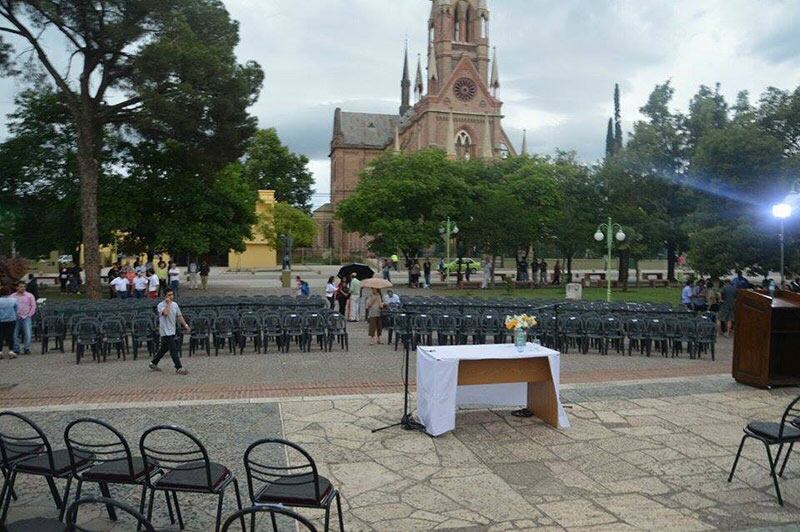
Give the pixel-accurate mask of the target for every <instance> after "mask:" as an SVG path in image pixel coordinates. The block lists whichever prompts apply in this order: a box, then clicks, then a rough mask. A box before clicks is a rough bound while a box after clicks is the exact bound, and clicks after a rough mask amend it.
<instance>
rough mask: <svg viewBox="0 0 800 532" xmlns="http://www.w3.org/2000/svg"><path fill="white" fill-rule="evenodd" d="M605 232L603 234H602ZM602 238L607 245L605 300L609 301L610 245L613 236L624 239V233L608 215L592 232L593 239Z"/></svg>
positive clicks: (600, 240)
mask: <svg viewBox="0 0 800 532" xmlns="http://www.w3.org/2000/svg"><path fill="white" fill-rule="evenodd" d="M604 232H605V234H603V233H604ZM603 238H605V239H606V244H607V246H608V254H607V255H606V302H608V303H611V246H612V245H613V244H614V238H616V239H617V242H622V241H623V240H625V233H624V232H623V231H622V226H621V225H619V224H615V223H614V222H612V221H611V217H610V216H609V217H608V222H607V223H603V224H600V225H598V226H597V231H596V232H595V233H594V239H595V240H597V241H598V242H602V241H603Z"/></svg>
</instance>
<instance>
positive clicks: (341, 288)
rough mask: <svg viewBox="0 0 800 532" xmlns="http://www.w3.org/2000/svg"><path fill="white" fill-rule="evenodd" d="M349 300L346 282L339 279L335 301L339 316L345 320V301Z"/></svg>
mask: <svg viewBox="0 0 800 532" xmlns="http://www.w3.org/2000/svg"><path fill="white" fill-rule="evenodd" d="M348 299H350V287H349V286H348V284H347V281H346V280H345V279H344V278H342V277H340V278H339V284H338V285H336V301H338V302H339V314H341V315H342V316H344V317H345V319H347V314H346V312H345V311H346V310H347V300H348Z"/></svg>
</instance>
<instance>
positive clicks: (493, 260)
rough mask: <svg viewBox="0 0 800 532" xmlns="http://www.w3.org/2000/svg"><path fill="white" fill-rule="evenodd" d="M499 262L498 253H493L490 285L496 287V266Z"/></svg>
mask: <svg viewBox="0 0 800 532" xmlns="http://www.w3.org/2000/svg"><path fill="white" fill-rule="evenodd" d="M496 263H497V255H495V254H492V276H491V277H490V278H489V285H490V286H491V287H492V289H494V267H495V264H496Z"/></svg>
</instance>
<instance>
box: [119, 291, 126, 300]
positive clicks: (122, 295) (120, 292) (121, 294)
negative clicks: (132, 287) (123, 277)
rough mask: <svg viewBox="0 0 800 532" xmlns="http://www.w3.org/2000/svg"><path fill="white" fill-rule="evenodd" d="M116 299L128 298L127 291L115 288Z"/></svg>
mask: <svg viewBox="0 0 800 532" xmlns="http://www.w3.org/2000/svg"><path fill="white" fill-rule="evenodd" d="M117 299H128V291H127V290H125V291H122V290H117Z"/></svg>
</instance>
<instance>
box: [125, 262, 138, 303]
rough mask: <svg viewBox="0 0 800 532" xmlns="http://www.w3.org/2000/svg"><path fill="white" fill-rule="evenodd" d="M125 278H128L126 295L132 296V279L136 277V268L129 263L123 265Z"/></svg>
mask: <svg viewBox="0 0 800 532" xmlns="http://www.w3.org/2000/svg"><path fill="white" fill-rule="evenodd" d="M124 269H125V278H126V279H127V280H128V297H133V280H134V279H136V270H134V269H133V268H132V267H131V265H130V264H126V265H125V268H124Z"/></svg>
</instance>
